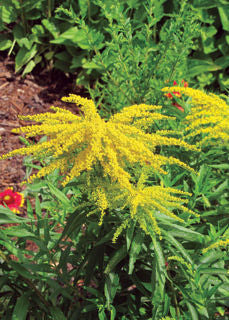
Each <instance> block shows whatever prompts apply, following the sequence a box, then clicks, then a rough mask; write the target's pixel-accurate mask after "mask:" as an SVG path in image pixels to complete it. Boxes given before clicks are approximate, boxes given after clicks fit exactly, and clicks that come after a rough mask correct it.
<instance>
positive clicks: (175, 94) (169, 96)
mask: <svg viewBox="0 0 229 320" xmlns="http://www.w3.org/2000/svg"><path fill="white" fill-rule="evenodd" d="M165 96H166V97H167V98H169V99H172V98H173V96H176V97H178V98H180V97H181V94H180V92H178V91H173V94H172V93H170V92H169V93H166V94H165Z"/></svg>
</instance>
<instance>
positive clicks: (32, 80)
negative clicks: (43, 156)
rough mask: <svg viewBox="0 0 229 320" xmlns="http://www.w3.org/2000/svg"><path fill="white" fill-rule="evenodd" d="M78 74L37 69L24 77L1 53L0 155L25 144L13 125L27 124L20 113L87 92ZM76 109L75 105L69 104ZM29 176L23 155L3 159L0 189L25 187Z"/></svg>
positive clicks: (0, 171)
mask: <svg viewBox="0 0 229 320" xmlns="http://www.w3.org/2000/svg"><path fill="white" fill-rule="evenodd" d="M75 79H76V76H73V75H65V74H64V73H63V72H61V71H58V70H50V71H48V70H47V69H46V70H42V71H40V70H38V69H37V70H35V71H34V72H33V73H32V74H29V75H27V76H26V77H24V78H22V77H21V75H18V74H15V72H14V61H13V60H12V59H10V58H8V57H7V56H5V55H4V53H0V137H1V139H0V155H2V154H5V153H7V152H9V151H11V150H14V149H17V148H21V147H24V144H23V143H21V142H20V140H19V137H18V135H17V134H14V133H12V132H11V130H12V129H13V128H17V127H19V126H21V125H25V124H27V122H23V121H21V120H19V119H18V115H28V114H37V113H43V112H46V111H47V110H49V108H50V106H52V105H54V106H59V107H60V106H64V103H63V102H61V101H60V99H61V97H63V96H66V95H68V94H69V93H76V94H81V95H82V94H83V92H84V90H83V88H81V87H76V86H75ZM68 108H70V109H71V110H72V111H73V112H74V111H75V110H74V108H75V107H74V105H70V106H69V105H68ZM24 176H25V167H23V158H22V157H15V158H12V159H7V160H2V161H0V192H2V191H3V190H5V189H6V188H7V187H13V189H14V191H18V192H20V191H22V187H21V186H20V183H21V182H22V181H23V179H24Z"/></svg>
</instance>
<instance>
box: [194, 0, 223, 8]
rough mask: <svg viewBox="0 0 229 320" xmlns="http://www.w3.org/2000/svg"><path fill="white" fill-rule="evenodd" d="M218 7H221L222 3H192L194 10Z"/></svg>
mask: <svg viewBox="0 0 229 320" xmlns="http://www.w3.org/2000/svg"><path fill="white" fill-rule="evenodd" d="M220 5H222V3H221V1H219V0H210V1H209V0H194V2H193V6H194V7H195V8H203V9H209V8H215V7H217V6H220Z"/></svg>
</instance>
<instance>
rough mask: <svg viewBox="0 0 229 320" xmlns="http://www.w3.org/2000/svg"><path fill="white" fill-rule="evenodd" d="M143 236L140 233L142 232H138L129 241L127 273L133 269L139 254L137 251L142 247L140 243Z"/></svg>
mask: <svg viewBox="0 0 229 320" xmlns="http://www.w3.org/2000/svg"><path fill="white" fill-rule="evenodd" d="M143 240H144V237H143V235H142V232H139V231H138V233H137V234H136V235H135V237H134V239H133V240H132V243H131V248H130V251H129V271H128V274H132V272H133V270H134V264H135V262H136V260H137V258H138V256H139V253H140V251H141V249H142V243H143Z"/></svg>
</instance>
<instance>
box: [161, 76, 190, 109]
mask: <svg viewBox="0 0 229 320" xmlns="http://www.w3.org/2000/svg"><path fill="white" fill-rule="evenodd" d="M181 84H182V85H183V86H184V87H185V88H187V87H188V82H186V81H184V80H181ZM173 85H174V86H177V85H178V83H177V82H176V80H174V81H173ZM165 96H166V97H167V98H168V99H173V98H174V96H175V97H177V98H181V93H180V92H179V91H173V92H172V93H170V92H169V93H166V94H165ZM172 105H173V106H174V107H176V108H177V109H179V110H180V111H182V112H184V108H182V107H181V106H180V105H179V104H178V103H176V102H174V103H172Z"/></svg>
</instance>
